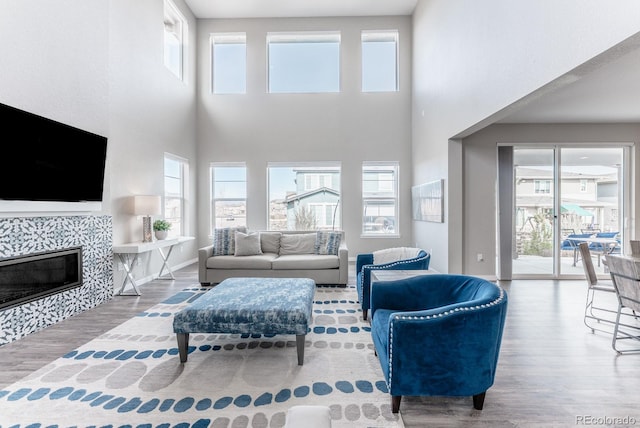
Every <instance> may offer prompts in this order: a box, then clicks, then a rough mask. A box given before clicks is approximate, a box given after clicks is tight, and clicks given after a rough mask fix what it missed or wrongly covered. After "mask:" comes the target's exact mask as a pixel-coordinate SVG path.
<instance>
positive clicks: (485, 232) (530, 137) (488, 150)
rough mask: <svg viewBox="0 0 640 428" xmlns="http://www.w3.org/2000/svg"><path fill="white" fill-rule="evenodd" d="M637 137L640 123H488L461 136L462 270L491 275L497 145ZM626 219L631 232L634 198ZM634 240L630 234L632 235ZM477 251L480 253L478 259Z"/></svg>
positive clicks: (635, 209)
mask: <svg viewBox="0 0 640 428" xmlns="http://www.w3.org/2000/svg"><path fill="white" fill-rule="evenodd" d="M639 140H640V124H528V125H526V124H514V125H491V126H489V127H487V128H485V129H483V130H482V131H479V132H477V133H475V134H473V135H471V136H469V137H467V138H465V139H464V145H463V147H464V155H463V158H464V163H463V168H462V169H463V170H464V198H463V199H464V202H463V204H464V206H465V207H469V208H468V209H466V210H464V218H463V225H464V226H463V229H464V242H463V247H462V248H463V250H462V257H463V268H462V269H463V272H464V273H469V274H478V275H495V272H496V270H495V263H494V262H493V261H494V260H495V259H496V207H497V200H496V191H495V189H496V186H497V169H498V167H497V145H498V144H500V143H505V144H518V143H520V144H522V143H526V144H531V143H562V144H575V145H577V146H579V145H580V144H584V143H601V144H605V145H606V144H620V143H635V142H637V141H639ZM639 153H640V151H639V150H635V151H634V153H633V154H632V156H634V157H633V158H632V164H635V165H636V167H637V165H638V164H639V163H638V160H639V159H638V155H639ZM636 183H637V174H633V176H632V180H631V183H628V184H629V185H630V186H631V190H632V191H634V192H635V193H636V194H637V192H638V188H637V187H638V186H637V184H636ZM631 211H632V213H631V214H632V216H631V217H630V218H628V219H627V222H628V224H629V226H628V227H629V231H630V233H633V232H634V231H637V230H640V229H638V226H639V223H638V219H637V218H636V217H635V216H634V215H635V213H637V212H639V211H638V198H636V201H635V204H634V205H633V206H632V207H631ZM632 239H633V238H632ZM476 253H483V254H484V259H485V261H484V262H477V261H476V258H475V255H476Z"/></svg>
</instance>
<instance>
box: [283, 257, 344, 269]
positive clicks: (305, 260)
mask: <svg viewBox="0 0 640 428" xmlns="http://www.w3.org/2000/svg"><path fill="white" fill-rule="evenodd" d="M271 267H272V269H276V270H277V269H280V270H283V269H288V270H294V269H295V270H300V269H310V270H315V269H334V268H336V269H337V268H339V267H340V258H339V257H338V256H331V255H317V254H291V255H285V256H280V257H278V258H276V259H274V260H273V263H271Z"/></svg>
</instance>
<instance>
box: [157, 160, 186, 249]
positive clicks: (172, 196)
mask: <svg viewBox="0 0 640 428" xmlns="http://www.w3.org/2000/svg"><path fill="white" fill-rule="evenodd" d="M188 171H189V163H188V162H187V161H186V160H185V159H182V158H179V157H177V156H174V155H171V154H169V153H165V154H164V210H163V211H164V219H165V220H167V221H168V222H169V223H171V229H169V233H168V235H169V236H170V237H172V236H173V237H175V236H180V235H185V234H186V233H185V230H184V229H185V226H184V217H185V213H184V207H185V203H184V200H185V194H186V193H187V192H186V190H185V189H186V183H187V177H188V176H189V174H188Z"/></svg>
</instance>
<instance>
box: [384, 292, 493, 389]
mask: <svg viewBox="0 0 640 428" xmlns="http://www.w3.org/2000/svg"><path fill="white" fill-rule="evenodd" d="M496 287H498V288H499V289H500V296H498V297H497V298H496V299H495V300H493V301H491V302H489V303H484V304H482V305H476V306H464V307H462V308H455V309H453V310H448V311H444V312H440V313H438V314H434V315H426V316H410V315H394V316H393V318H392V319H391V324H390V326H389V327H390V328H389V381H388V382H387V389H389V391H391V381H392V379H393V364H392V362H393V322H394V321H397V320H420V319H427V320H428V319H432V318H442V317H444V316H447V315H451V314H453V313H455V312H460V311H477V310H478V309H483V308H489V307H491V306H495V305H497V304H498V303H500V302H502V300H504V290H503V289H502V287H500V286H498V285H496Z"/></svg>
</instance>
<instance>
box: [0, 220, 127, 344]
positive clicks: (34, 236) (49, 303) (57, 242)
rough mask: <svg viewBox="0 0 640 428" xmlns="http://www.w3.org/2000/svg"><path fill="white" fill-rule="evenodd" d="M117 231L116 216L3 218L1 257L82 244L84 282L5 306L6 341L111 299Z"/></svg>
mask: <svg viewBox="0 0 640 428" xmlns="http://www.w3.org/2000/svg"><path fill="white" fill-rule="evenodd" d="M112 237H113V225H112V218H111V216H90V215H77V216H51V217H11V218H0V259H5V258H10V257H16V256H23V255H29V254H38V253H44V252H47V251H57V250H65V249H69V248H74V247H81V248H82V285H81V286H79V287H75V288H71V289H67V290H64V291H61V292H57V293H55V294H53V295H48V296H45V297H43V298H39V299H37V300H33V301H29V302H25V303H23V304H19V305H17V306H12V307H8V308H7V309H4V310H2V309H0V346H1V345H3V344H5V343H9V342H12V341H14V340H17V339H20V338H21V337H24V336H26V335H28V334H30V333H33V332H36V331H38V330H42V329H43V328H45V327H47V326H50V325H53V324H55V323H57V322H59V321H61V320H63V319H66V318H69V317H71V316H73V315H75V314H78V313H80V312H83V311H85V310H87V309H90V308H93V307H95V306H97V305H99V304H100V303H103V302H105V301H107V300H109V299H111V298H112V297H113V292H114V290H113V254H112V251H111V249H112V239H113V238H112ZM76 276H77V275H76Z"/></svg>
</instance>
